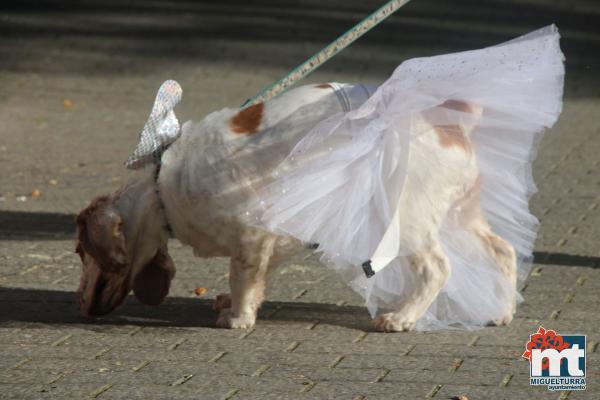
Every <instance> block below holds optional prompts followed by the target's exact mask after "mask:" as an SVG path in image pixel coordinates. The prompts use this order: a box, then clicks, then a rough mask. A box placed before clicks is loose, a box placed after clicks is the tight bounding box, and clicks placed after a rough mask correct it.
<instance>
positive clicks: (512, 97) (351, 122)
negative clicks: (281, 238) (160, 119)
mask: <svg viewBox="0 0 600 400" xmlns="http://www.w3.org/2000/svg"><path fill="white" fill-rule="evenodd" d="M563 60H564V58H563V55H562V53H561V50H560V47H559V34H558V32H557V29H556V27H554V26H549V27H546V28H543V29H541V30H538V31H535V32H532V33H530V34H528V35H525V36H522V37H519V38H517V39H515V40H512V41H509V42H506V43H503V44H500V45H497V46H493V47H488V48H484V49H481V50H475V51H467V52H461V53H454V54H447V55H442V56H436V57H428V58H417V59H411V60H408V61H406V62H403V63H402V64H401V65H400V66H399V67H398V68H397V69H396V70H395V71H394V73H393V75H392V76H391V77H390V78H389V79H388V80H387V81H385V82H384V83H383V84H382V85H380V86H379V87H378V88H372V90H371V88H368V87H364V86H360V85H359V86H350V85H339V86H337V87H336V86H335V85H334V87H333V89H334V91H331V90H329V91H327V90H322V89H319V90H317V89H315V87H311V88H308V87H303V88H299V89H295V90H294V91H291V92H288V93H286V94H284V95H282V96H279V97H278V98H276V99H275V100H272V101H270V102H268V103H266V104H265V105H264V107H265V109H264V115H263V122H262V125H261V127H260V128H259V129H260V132H259V133H257V134H252V135H239V134H233V133H231V132H230V131H231V129H232V125H231V124H227V123H223V121H230V120H231V118H234V116H235V115H236V112H238V110H223V111H220V112H216V113H213V114H211V115H209V116H208V117H207V118H205V120H203V121H201V122H199V123H187V124H186V125H184V126H183V130H182V136H181V138H180V139H178V141H177V142H176V143H175V145H174V146H172V148H174V149H175V150H173V151H171V153H172V155H170V154H169V153H167V154H166V157H163V164H169V162H175V161H171V160H181V159H186V160H187V161H186V162H187V163H188V165H187V166H186V169H185V173H184V174H183V175H182V179H184V180H189V182H188V185H187V187H190V188H195V189H193V190H197V191H198V192H199V193H200V192H202V193H210V194H211V196H210V199H212V200H211V201H213V202H215V204H217V205H218V206H219V207H220V208H221V209H223V210H224V211H223V215H224V216H229V215H231V213H232V210H234V211H235V213H236V214H238V215H243V218H245V220H246V223H249V224H253V225H256V226H259V227H261V228H263V229H266V230H269V231H272V232H275V233H277V234H281V235H287V236H291V237H295V238H297V239H299V240H301V241H302V242H305V243H307V244H313V245H318V247H317V248H316V249H315V251H316V252H317V253H320V254H321V255H322V260H323V261H324V263H325V264H326V265H328V266H330V267H332V268H333V269H334V270H336V271H337V272H338V273H339V275H340V276H341V277H342V279H344V280H345V281H346V282H348V283H349V285H350V286H351V287H352V288H353V289H354V290H356V291H357V292H358V293H359V294H360V295H362V296H363V297H364V299H365V302H366V305H367V307H368V309H369V311H370V312H371V314H372V315H375V314H377V313H378V312H381V311H383V310H386V311H387V310H390V311H391V310H398V309H400V308H401V306H402V304H403V303H404V302H405V301H406V294H407V293H410V292H411V291H412V290H413V289H414V288H415V287H417V286H418V285H417V284H418V280H419V279H422V277H419V276H417V275H416V274H415V272H414V271H413V270H412V269H411V268H410V266H409V265H408V262H407V259H408V258H409V257H410V256H411V255H413V254H416V253H419V251H421V250H422V246H424V244H423V243H422V242H420V241H419V240H417V239H415V237H414V236H415V235H413V232H415V229H418V228H419V227H420V226H421V224H422V223H425V222H426V220H427V219H429V218H433V216H434V214H436V213H437V214H439V216H441V220H439V221H438V224H437V225H436V226H437V228H436V230H435V232H433V233H432V234H433V236H435V237H436V238H437V240H438V241H439V247H440V248H441V249H442V251H443V254H444V255H445V257H447V259H448V260H449V263H450V266H451V272H450V276H449V278H448V280H447V281H446V282H445V284H444V285H443V287H442V289H441V291H440V293H439V295H438V296H437V297H436V299H435V301H434V302H433V303H432V304H431V305H430V306H429V308H428V309H427V311H425V313H424V314H423V315H422V317H421V318H420V319H419V320H418V321H417V325H416V329H418V330H430V329H440V328H448V327H459V328H475V327H479V326H483V325H485V324H487V323H488V322H490V321H492V320H494V319H497V318H500V317H501V316H502V315H505V314H506V313H507V299H510V298H513V299H514V298H517V299H520V296H519V294H518V292H517V289H516V288H515V286H514V282H510V280H509V279H507V278H506V277H505V276H504V275H503V274H502V273H501V272H500V268H499V266H498V265H496V264H497V260H495V259H494V258H491V257H490V256H489V254H488V253H486V251H485V249H484V248H483V247H482V246H481V244H480V243H477V242H476V241H474V240H473V235H472V232H470V231H469V227H468V226H466V225H465V224H461V223H460V222H459V223H457V222H456V221H454V220H453V219H452V216H451V214H452V212H453V210H452V208H450V209H448V208H444V207H446V206H445V204H446V203H448V202H451V200H452V199H451V197H452V196H453V195H455V194H456V193H454V192H453V193H449V194H448V193H446V192H447V190H446V191H445V188H446V187H452V185H454V187H460V186H461V185H463V183H464V185H463V186H464V187H463V188H462V189H461V190H466V189H468V186H469V185H474V184H475V182H479V184H480V190H481V200H480V203H481V209H482V212H483V215H484V217H485V219H486V220H487V222H488V223H489V226H490V229H491V231H492V232H493V233H494V234H495V235H498V236H500V237H501V238H503V239H504V240H506V241H508V242H509V243H510V244H511V245H512V246H513V247H514V249H515V252H516V253H517V259H518V278H519V280H520V281H522V280H523V279H525V278H526V277H527V275H528V272H529V264H528V261H529V260H531V257H532V251H533V244H534V240H535V237H536V229H537V225H538V221H537V219H536V218H535V216H533V215H532V214H531V213H530V212H529V209H528V202H529V197H530V195H531V194H532V193H533V192H534V191H535V190H536V189H535V185H534V182H533V179H532V175H531V163H532V161H533V159H534V158H535V155H536V154H535V153H536V151H535V150H536V145H537V142H538V140H539V139H540V138H541V135H542V134H543V132H544V129H545V128H548V127H551V126H552V125H553V124H554V123H555V122H556V120H557V118H558V116H559V114H560V112H561V108H562V92H563V77H564V66H563ZM332 93H335V94H332ZM457 99H458V100H460V102H462V104H471V105H474V108H476V111H473V110H471V112H469V113H467V112H464V110H460V107H458V108H456V107H448V106H446V107H440V105H444V104H449V103H448V102H449V101H450V102H452V101H456V100H457ZM432 126H441V127H459V128H460V129H461V130H462V132H464V133H465V134H467V135H468V141H469V146H470V150H469V151H470V152H471V153H472V157H466V158H465V157H464V150H465V149H462V152H461V149H454V148H452V146H450V147H448V148H445V149H442V150H443V151H438V152H435V151H430V152H429V153H428V152H427V151H425V152H423V151H422V148H423V146H421V145H420V144H419V143H422V142H423V140H424V139H423V138H424V137H426V136H427V134H428V133H431V127H432ZM233 128H234V130H235V129H237V127H235V126H233ZM455 145H456V143H455ZM419 146H421V147H419ZM425 148H430V149H436V148H437V149H440V147H439V146H438V147H436V146H434V145H431V146H429V147H427V146H425ZM178 149H179V150H178ZM185 149H198V150H194V155H193V156H190V157H182V156H181V155H179V154H178V153H177V152H178V151H188V150H185ZM200 149H201V150H200ZM419 149H421V150H419ZM189 151H191V150H189ZM453 157H454V158H453ZM461 157H463V158H461ZM467 170H473V171H475V172H474V173H473V174H472V175H468V174H467V173H466V172H464V171H467ZM435 171H444V173H445V174H446V175H444V179H445V180H443V179H442V180H439V179H438V174H436V173H435ZM461 174H462V175H461ZM451 177H454V178H456V177H459V178H460V179H458V178H456V179H455V181H452V179H454V178H451ZM436 179H438V180H436ZM457 179H458V180H457ZM461 179H462V180H463V181H464V182H463V181H461ZM438 189H439V193H438V192H436V190H438ZM429 193H433V194H431V195H430V194H429ZM411 199H418V200H415V201H411ZM455 208H456V207H455ZM215 209H216V208H215ZM367 260H370V261H371V265H370V267H371V269H372V272H374V275H372V276H367V275H371V274H365V269H364V268H363V264H364V263H365V261H367ZM367 272H370V271H367ZM508 312H510V310H509V311H508Z"/></svg>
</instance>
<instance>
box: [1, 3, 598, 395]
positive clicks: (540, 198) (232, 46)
mask: <svg viewBox="0 0 600 400" xmlns="http://www.w3.org/2000/svg"><path fill="white" fill-rule="evenodd" d="M379 3H381V1H375V0H373V1H371V0H369V1H363V2H347V1H341V0H335V1H313V0H303V1H297V2H293V1H290V0H261V1H256V2H242V1H240V0H227V1H220V2H208V1H207V2H192V1H183V0H181V1H166V0H154V1H132V0H127V1H118V0H104V1H99V0H96V1H75V0H73V1H70V2H69V1H63V2H60V4H57V2H50V1H46V2H44V1H42V2H39V1H38V2H32V1H18V2H16V1H15V2H3V3H2V5H1V6H0V88H1V89H0V94H1V96H0V121H1V124H0V171H1V172H0V398H1V399H46V398H48V399H50V398H51V399H76V398H90V397H91V398H100V399H137V398H144V399H271V398H273V399H281V398H289V399H303V398H311V399H326V398H340V399H364V398H367V399H413V398H415V399H419V398H421V399H422V398H435V399H448V398H452V397H453V396H457V395H461V394H464V395H467V396H468V398H469V399H471V400H473V399H511V400H514V399H527V400H529V399H546V398H548V399H598V398H600V384H599V383H598V381H599V380H600V357H599V356H598V354H599V352H598V351H597V350H596V349H597V344H598V341H600V300H599V298H598V293H599V291H600V247H599V246H598V243H599V239H600V228H598V227H599V226H600V190H599V189H600V156H599V154H600V124H599V123H598V118H599V117H598V116H599V115H600V100H599V96H600V84H599V82H600V45H599V44H600V29H599V28H598V24H597V22H598V18H600V6H599V5H598V4H597V2H595V1H592V0H590V1H568V0H565V1H561V2H551V1H544V0H527V1H516V0H513V1H510V0H506V1H500V0H480V1H477V2H475V1H471V0H460V1H456V2H454V1H453V2H444V1H441V0H437V1H436V0H414V1H413V2H412V3H411V4H410V5H408V6H406V8H404V9H403V10H401V11H400V13H399V14H398V15H397V16H395V17H393V18H392V19H390V20H389V21H387V22H386V23H385V24H384V25H383V26H381V27H380V28H378V29H377V30H375V31H373V32H372V33H370V34H368V35H367V37H365V38H364V39H362V40H361V41H359V42H358V43H356V44H355V45H353V46H352V48H351V49H349V50H347V51H345V52H343V53H342V54H341V55H340V56H338V57H337V58H336V60H334V61H332V62H331V63H330V64H327V65H326V66H324V67H323V68H322V69H321V70H320V71H319V72H317V73H315V74H314V75H313V76H311V77H310V78H309V79H307V81H306V82H323V81H329V80H337V81H349V82H355V81H364V82H379V81H381V80H382V79H384V78H385V76H386V75H387V74H389V73H390V72H391V71H392V69H393V67H394V66H395V65H396V64H397V63H399V62H400V61H401V60H403V59H405V58H407V57H412V56H422V55H430V54H436V53H441V52H448V51H457V50H462V49H467V48H475V47H480V46H484V45H489V44H493V43H497V42H500V41H502V40H506V39H508V38H510V37H513V36H515V35H518V34H521V33H524V32H526V31H529V30H531V29H534V28H537V27H540V26H543V25H545V24H548V23H551V22H556V23H557V24H558V26H559V28H560V29H561V32H562V34H563V36H564V40H563V48H564V50H565V53H566V56H567V91H566V103H565V109H564V112H563V115H562V118H561V120H560V121H559V123H558V124H557V126H556V127H555V128H554V129H553V130H552V131H551V132H549V133H548V134H547V136H546V137H545V139H544V140H543V142H542V143H541V147H540V150H539V157H538V160H537V162H536V164H535V177H536V180H537V183H538V186H539V193H538V194H537V195H536V196H534V198H533V201H532V208H533V210H534V212H535V214H536V215H537V216H538V217H539V218H540V219H541V221H542V225H541V230H540V235H539V238H538V241H537V244H536V264H535V265H534V269H533V272H532V274H531V276H530V277H529V279H528V280H527V283H526V286H525V288H524V291H523V295H524V297H525V302H524V303H523V304H522V305H521V306H520V307H519V310H518V313H517V317H516V319H515V320H514V322H513V323H512V324H511V325H510V326H508V327H501V328H485V329H481V330H477V331H472V332H465V331H443V332H435V333H398V334H381V333H376V332H374V331H373V330H372V327H371V323H370V320H369V317H368V314H367V312H366V310H365V309H364V308H363V307H361V303H360V301H359V299H358V298H357V296H356V295H354V294H353V293H352V292H351V291H350V290H349V289H348V288H346V287H345V286H344V285H343V284H341V283H340V282H339V281H338V280H337V279H336V277H335V276H334V275H332V274H331V273H330V272H329V271H328V270H326V269H325V268H324V267H321V266H319V265H317V264H316V263H315V262H313V261H312V260H307V261H306V262H304V263H302V264H294V265H289V266H287V267H285V268H282V269H281V270H279V271H278V272H277V273H276V276H275V277H274V279H273V281H272V282H271V286H270V288H269V291H268V301H267V303H266V304H265V305H264V307H263V308H262V309H261V312H260V318H259V321H258V325H257V327H256V328H255V329H252V330H247V331H231V330H218V329H215V328H214V323H215V319H216V315H215V314H214V313H213V311H212V310H211V302H212V298H214V296H215V295H216V294H218V293H220V292H224V291H226V283H227V268H226V265H227V260H224V259H211V260H199V259H195V258H194V257H193V256H192V254H191V251H190V250H189V249H187V248H184V247H182V246H181V245H180V244H179V243H177V242H175V241H173V242H171V243H170V249H171V251H170V252H171V254H172V256H173V258H174V260H175V263H176V265H177V268H178V271H177V277H176V279H175V281H174V284H173V286H172V291H171V295H170V297H169V298H168V300H167V301H166V302H165V303H164V304H163V305H161V306H159V307H148V306H142V305H140V304H139V303H138V302H137V301H136V300H135V299H133V298H129V299H128V300H127V301H126V304H125V305H124V306H123V307H122V308H121V309H119V310H118V312H116V313H114V314H113V315H111V316H109V317H107V318H103V319H101V320H98V321H96V322H94V323H90V322H88V321H85V320H84V319H83V318H82V317H80V316H79V315H78V313H77V310H76V307H75V305H74V294H73V292H74V290H75V288H76V287H77V284H78V275H79V269H80V266H79V262H78V259H77V257H76V256H75V254H73V247H74V242H73V230H74V227H73V223H72V221H73V217H74V214H75V213H76V212H77V211H78V210H79V209H80V208H82V207H83V206H84V205H85V204H86V203H87V201H88V200H89V199H90V198H91V197H92V196H94V195H96V194H99V193H104V192H109V191H112V190H114V189H116V188H117V187H118V186H119V184H120V183H121V182H122V181H123V180H124V179H125V178H126V176H127V171H126V170H125V169H124V168H123V167H122V164H121V163H122V161H123V160H125V158H126V157H127V155H128V154H129V152H130V151H131V150H132V149H133V147H134V145H135V141H136V140H137V135H138V132H139V130H140V128H141V126H142V124H143V123H144V121H145V119H146V117H147V113H148V112H149V109H150V107H151V104H152V101H153V98H154V94H155V91H156V89H157V88H158V86H159V85H160V83H161V82H162V81H163V80H165V79H167V78H174V79H177V80H179V81H180V83H181V84H182V86H183V88H184V101H183V103H182V104H181V106H180V107H178V115H179V116H180V117H181V119H182V120H186V119H190V118H200V117H201V116H202V115H204V114H206V113H207V112H209V111H210V110H214V109H217V108H219V107H222V106H224V105H235V104H239V103H241V102H242V101H243V100H244V99H245V98H247V97H249V96H251V95H253V94H254V93H255V92H256V91H257V90H258V89H259V88H260V87H262V86H263V85H265V84H267V83H269V82H271V81H272V80H273V79H275V78H277V77H279V76H280V75H281V74H283V73H284V72H285V71H286V70H287V69H288V68H289V67H291V66H293V65H295V64H296V63H297V62H299V61H301V60H303V59H304V58H305V57H306V56H307V55H309V54H311V53H312V52H313V51H315V50H317V49H318V48H319V47H320V46H322V45H323V44H325V43H326V42H327V41H329V40H331V39H333V38H334V37H335V36H336V35H337V34H339V33H341V32H343V31H344V29H345V28H347V27H349V26H350V25H351V24H352V23H353V22H355V21H357V20H358V19H359V18H360V17H361V16H363V15H365V14H366V13H367V12H368V11H370V10H372V9H374V8H375V6H376V5H378V4H379ZM195 287H206V288H208V292H207V294H206V295H205V296H204V297H202V298H199V297H198V296H196V295H195V294H194V293H193V289H194V288H195ZM540 325H543V326H544V327H546V328H552V329H556V330H557V331H558V332H559V333H561V332H562V333H584V334H587V335H588V336H587V340H588V354H587V368H588V369H587V377H588V388H587V390H586V391H585V392H549V391H547V390H546V389H544V388H533V387H530V386H529V381H528V370H529V368H528V363H527V361H526V360H524V359H522V358H521V353H522V351H523V348H524V344H525V342H526V341H527V340H528V337H529V335H530V334H531V333H533V332H534V331H535V330H537V328H538V326H540Z"/></svg>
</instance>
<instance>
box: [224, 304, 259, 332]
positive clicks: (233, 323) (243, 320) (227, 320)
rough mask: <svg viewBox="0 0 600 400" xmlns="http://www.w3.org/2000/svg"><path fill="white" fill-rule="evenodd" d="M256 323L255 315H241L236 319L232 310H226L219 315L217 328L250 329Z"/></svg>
mask: <svg viewBox="0 0 600 400" xmlns="http://www.w3.org/2000/svg"><path fill="white" fill-rule="evenodd" d="M255 323H256V315H255V314H240V315H239V316H237V317H234V316H233V315H232V313H231V308H224V309H222V310H221V312H220V314H219V319H218V320H217V326H218V327H219V328H227V329H250V328H253V327H254V324H255Z"/></svg>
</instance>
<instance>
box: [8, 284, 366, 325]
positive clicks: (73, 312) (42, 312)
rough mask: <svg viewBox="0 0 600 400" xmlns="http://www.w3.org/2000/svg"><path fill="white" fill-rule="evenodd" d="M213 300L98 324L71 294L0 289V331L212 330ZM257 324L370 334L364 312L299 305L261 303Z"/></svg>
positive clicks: (130, 312)
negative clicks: (30, 326)
mask: <svg viewBox="0 0 600 400" xmlns="http://www.w3.org/2000/svg"><path fill="white" fill-rule="evenodd" d="M212 303H213V300H212V299H198V298H192V297H189V298H186V297H168V298H167V299H166V300H165V302H164V303H163V304H161V305H160V306H145V305H143V304H141V303H139V302H138V301H137V299H135V297H134V296H131V295H130V296H127V299H126V300H125V303H124V304H123V305H122V306H121V307H120V308H119V309H118V310H116V311H115V312H114V313H112V314H110V315H108V316H105V317H101V318H94V319H90V318H85V317H83V316H82V315H81V314H80V313H79V310H78V308H77V305H76V303H75V293H73V292H70V291H58V290H45V289H26V288H0V326H10V325H13V324H18V325H19V326H21V325H22V324H23V323H43V324H49V325H56V326H64V325H81V326H83V327H85V328H86V329H94V327H98V328H101V327H102V326H106V325H117V326H123V325H132V326H140V327H180V328H200V327H205V328H215V322H216V319H217V313H216V312H215V311H213V309H212ZM261 321H291V322H300V323H302V322H306V323H307V324H314V323H317V322H318V323H324V324H330V325H338V326H342V327H347V328H352V329H359V330H363V331H372V330H373V328H372V323H371V320H370V318H369V315H368V313H367V311H366V309H365V308H364V307H358V306H347V305H344V306H337V305H335V304H323V303H302V302H265V303H264V304H263V306H262V307H261V309H260V311H259V316H258V324H260V323H261Z"/></svg>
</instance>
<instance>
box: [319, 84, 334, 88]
mask: <svg viewBox="0 0 600 400" xmlns="http://www.w3.org/2000/svg"><path fill="white" fill-rule="evenodd" d="M315 87H317V88H319V89H333V88H332V87H331V85H330V84H329V83H321V84H320V85H317V86H315Z"/></svg>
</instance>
